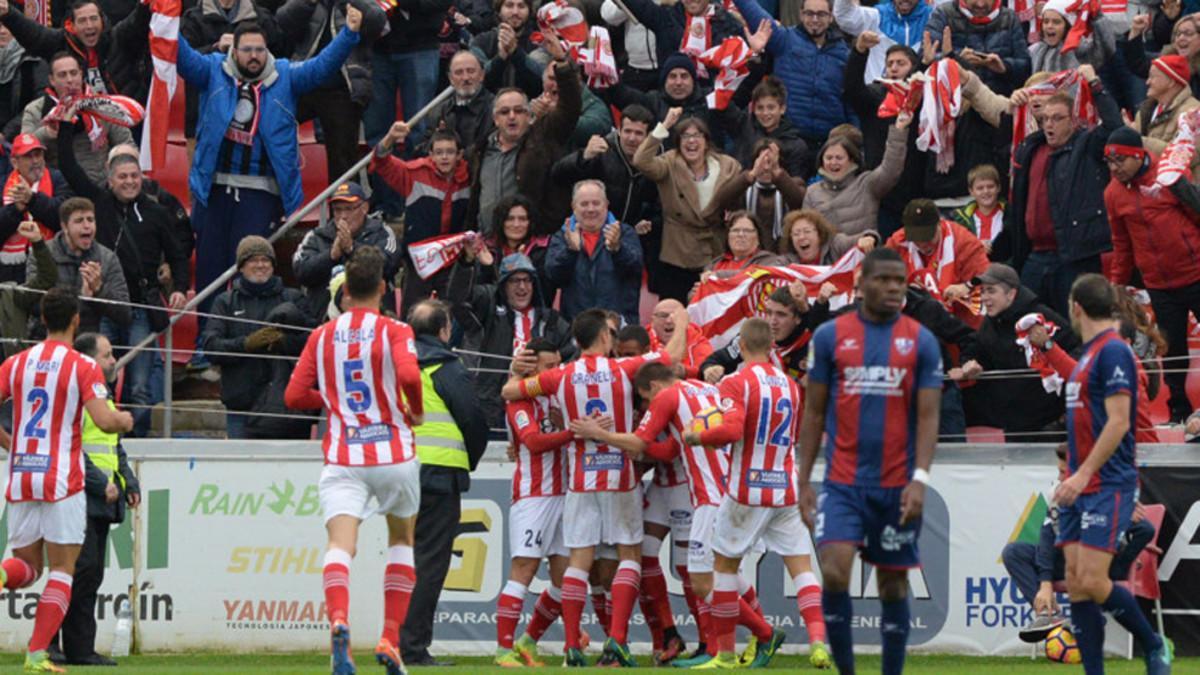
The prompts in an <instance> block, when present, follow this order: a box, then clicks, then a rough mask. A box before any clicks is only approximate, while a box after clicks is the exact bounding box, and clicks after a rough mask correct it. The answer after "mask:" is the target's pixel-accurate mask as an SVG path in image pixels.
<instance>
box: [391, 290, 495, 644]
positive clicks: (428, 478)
mask: <svg viewBox="0 0 1200 675" xmlns="http://www.w3.org/2000/svg"><path fill="white" fill-rule="evenodd" d="M408 323H409V325H410V326H412V329H413V333H414V334H415V335H416V343H417V363H418V365H419V366H420V368H421V392H422V397H423V402H424V406H425V423H424V424H422V425H421V426H419V427H417V428H416V429H414V430H413V431H414V433H415V435H416V441H417V458H418V459H420V460H421V510H420V511H419V512H418V513H417V536H416V542H415V545H414V547H413V557H414V561H415V562H416V567H417V584H416V588H414V589H413V594H412V601H411V602H410V604H409V606H408V616H407V617H406V618H405V620H404V629H403V631H402V632H401V634H400V652H401V656H402V657H403V658H404V663H405V664H407V665H410V666H434V665H452V664H450V663H448V662H443V661H437V660H435V659H434V658H433V657H432V656H431V655H430V654H429V644H430V643H431V642H432V641H433V615H434V612H435V610H436V609H437V603H438V597H439V596H440V595H441V593H442V584H443V583H445V581H446V573H447V572H448V571H449V569H450V556H451V555H452V554H453V547H454V537H455V536H456V535H457V534H458V522H459V516H460V514H461V512H462V502H461V498H462V494H463V493H464V492H466V491H467V489H468V488H470V486H471V472H472V471H474V470H475V467H476V466H477V465H478V464H479V460H480V458H481V457H483V452H484V450H485V449H486V448H487V435H488V428H487V418H486V416H485V415H484V414H483V409H482V407H480V405H479V395H478V394H477V393H476V389H475V378H474V377H472V376H471V373H470V372H469V371H468V370H467V369H466V367H465V366H464V365H463V364H462V362H461V361H459V359H458V357H457V356H456V355H455V354H454V352H452V351H450V346H449V344H448V342H449V341H450V306H449V305H447V304H446V303H444V302H442V301H440V300H423V301H421V302H418V303H417V304H415V305H413V308H412V310H411V311H410V312H409V314H408Z"/></svg>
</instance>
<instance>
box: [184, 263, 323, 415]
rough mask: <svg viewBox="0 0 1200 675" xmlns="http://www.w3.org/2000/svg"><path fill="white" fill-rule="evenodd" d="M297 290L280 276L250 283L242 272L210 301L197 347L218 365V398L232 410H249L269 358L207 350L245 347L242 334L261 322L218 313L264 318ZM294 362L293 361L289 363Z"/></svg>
mask: <svg viewBox="0 0 1200 675" xmlns="http://www.w3.org/2000/svg"><path fill="white" fill-rule="evenodd" d="M301 297H302V296H301V294H300V291H298V290H296V289H294V288H287V287H285V286H284V285H283V279H281V278H279V277H271V278H270V279H269V280H268V281H267V282H266V283H264V284H257V285H256V284H251V283H249V282H247V281H246V279H245V278H244V277H242V276H238V277H237V278H235V279H234V280H233V284H232V285H231V286H230V288H229V290H227V291H225V292H224V293H221V294H220V295H218V296H217V298H216V300H214V301H213V304H212V309H210V310H209V312H210V313H211V314H212V315H213V316H210V317H209V319H208V321H207V322H205V324H204V332H203V333H201V334H200V339H199V340H198V341H197V342H198V343H199V345H200V348H201V349H203V350H205V352H210V353H209V354H208V358H209V359H210V360H212V362H213V363H215V364H217V365H219V366H221V402H222V403H224V404H225V407H226V408H228V409H229V410H234V411H245V410H250V409H252V408H253V406H254V402H255V400H256V399H257V398H258V396H259V392H260V391H261V390H262V388H263V386H264V385H265V384H266V383H268V382H271V380H272V378H271V362H272V361H273V359H256V358H252V357H248V356H247V357H243V356H229V355H226V354H221V353H211V352H234V353H244V352H245V351H246V347H245V345H246V336H247V335H250V334H251V333H253V332H255V331H257V330H258V329H259V328H261V327H262V326H259V325H258V324H253V323H246V322H245V321H229V320H227V319H224V318H222V317H236V318H239V319H255V320H257V321H266V320H267V317H268V316H270V315H271V312H272V311H273V310H274V309H275V307H277V306H279V305H281V304H283V303H285V302H290V303H297V302H299V301H300V299H301ZM297 353H299V352H297ZM293 365H294V364H293Z"/></svg>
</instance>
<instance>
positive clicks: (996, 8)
mask: <svg viewBox="0 0 1200 675" xmlns="http://www.w3.org/2000/svg"><path fill="white" fill-rule="evenodd" d="M1000 9H1001V3H1000V0H995V1H994V2H993V3H992V10H991V11H990V12H988V13H987V16H975V15H974V14H972V13H971V8H970V7H968V6H967V0H958V11H960V12H962V14H963V16H965V17H967V20H968V21H970V22H971V23H973V24H975V25H976V26H986V25H988V24H989V23H991V22H993V21H995V20H996V17H998V16H1000Z"/></svg>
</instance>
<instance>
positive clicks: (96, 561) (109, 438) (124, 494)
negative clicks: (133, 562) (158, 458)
mask: <svg viewBox="0 0 1200 675" xmlns="http://www.w3.org/2000/svg"><path fill="white" fill-rule="evenodd" d="M75 351H77V352H80V353H81V354H85V355H87V356H90V357H91V358H92V359H94V360H95V361H96V363H97V364H98V365H99V366H100V370H101V371H102V372H103V373H104V379H105V380H106V381H107V382H108V383H109V388H108V389H109V391H110V392H111V391H115V387H114V386H112V383H114V382H115V381H116V365H117V360H116V358H114V357H113V349H112V344H111V343H110V342H109V341H108V338H106V337H104V336H103V335H100V334H99V333H83V334H81V335H79V337H77V338H75ZM108 405H109V406H110V407H114V406H113V403H112V401H109V402H108ZM80 437H81V441H82V444H83V450H84V454H85V456H86V461H85V464H86V467H87V471H86V474H85V475H84V492H85V493H86V494H87V516H88V518H87V533H86V535H85V536H84V539H83V548H82V549H80V551H79V560H78V561H77V562H76V563H75V581H74V583H73V584H72V587H71V604H70V605H69V606H68V608H67V615H66V617H64V618H63V622H62V628H61V629H59V635H60V636H61V637H62V645H61V647H60V646H59V645H58V644H57V642H58V641H57V640H55V641H53V642H51V644H50V649H49V650H48V651H49V652H50V659H51V660H52V661H54V662H55V663H66V664H70V665H78V666H115V665H117V662H116V661H114V660H112V659H110V658H109V657H107V656H103V655H101V654H97V653H96V592H97V591H98V590H100V584H101V582H103V581H104V551H105V549H106V548H107V546H108V529H109V528H110V527H111V526H113V525H118V524H120V523H121V522H122V521H124V520H125V506H126V505H127V504H128V505H129V508H134V509H136V508H137V507H138V504H140V503H141V501H142V495H141V488H140V487H139V485H138V480H137V476H135V475H133V470H132V469H130V468H129V461H128V460H127V459H126V457H125V449H124V448H122V447H121V437H120V436H118V435H117V434H110V433H107V432H105V431H101V429H100V427H98V426H96V425H95V423H93V422H92V418H91V416H89V415H88V414H87V412H86V411H84V413H83V428H82V430H81V433H80Z"/></svg>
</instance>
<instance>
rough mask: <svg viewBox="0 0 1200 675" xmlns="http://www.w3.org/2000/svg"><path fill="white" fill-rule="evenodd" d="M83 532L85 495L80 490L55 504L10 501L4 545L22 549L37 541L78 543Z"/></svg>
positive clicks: (84, 531)
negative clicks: (5, 543) (6, 541)
mask: <svg viewBox="0 0 1200 675" xmlns="http://www.w3.org/2000/svg"><path fill="white" fill-rule="evenodd" d="M86 532H87V495H85V494H84V493H83V491H82V490H81V491H79V492H76V493H75V494H73V495H71V496H70V497H67V498H65V499H60V500H58V501H56V502H12V503H10V504H9V505H8V544H9V546H11V547H12V548H23V547H25V546H29V545H30V544H33V543H36V542H38V541H40V540H45V541H47V542H49V543H51V544H82V543H83V535H84V534H85V533H86Z"/></svg>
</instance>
